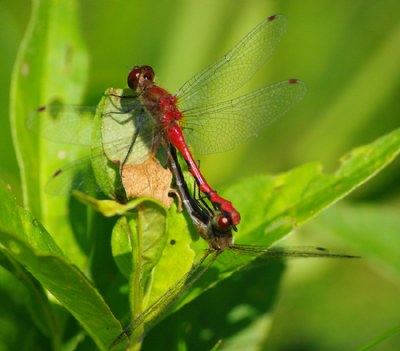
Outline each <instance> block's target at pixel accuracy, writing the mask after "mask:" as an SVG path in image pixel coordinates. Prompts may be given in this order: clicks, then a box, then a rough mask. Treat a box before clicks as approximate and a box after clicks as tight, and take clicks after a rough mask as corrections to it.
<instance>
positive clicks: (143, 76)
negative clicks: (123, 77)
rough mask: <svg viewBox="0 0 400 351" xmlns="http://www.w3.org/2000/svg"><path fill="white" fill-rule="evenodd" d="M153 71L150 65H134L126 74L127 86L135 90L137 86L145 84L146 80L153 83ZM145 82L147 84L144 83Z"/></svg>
mask: <svg viewBox="0 0 400 351" xmlns="http://www.w3.org/2000/svg"><path fill="white" fill-rule="evenodd" d="M153 81H154V71H153V68H151V67H150V66H141V67H139V66H135V67H133V69H132V71H130V72H129V75H128V86H129V88H131V89H132V90H135V91H136V90H137V88H138V86H141V87H143V86H146V85H148V82H151V83H153ZM146 82H147V84H146Z"/></svg>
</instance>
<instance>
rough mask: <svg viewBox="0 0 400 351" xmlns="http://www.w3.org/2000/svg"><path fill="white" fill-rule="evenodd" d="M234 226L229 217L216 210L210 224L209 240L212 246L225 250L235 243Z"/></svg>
mask: <svg viewBox="0 0 400 351" xmlns="http://www.w3.org/2000/svg"><path fill="white" fill-rule="evenodd" d="M232 229H233V226H232V224H231V221H230V220H229V217H228V216H226V215H225V214H224V213H223V212H221V211H216V212H215V213H214V214H213V216H212V218H211V221H210V223H209V225H208V230H207V241H208V244H209V245H210V247H211V248H213V249H217V250H224V249H226V248H228V247H231V246H232V245H233V243H232Z"/></svg>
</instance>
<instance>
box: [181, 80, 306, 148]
mask: <svg viewBox="0 0 400 351" xmlns="http://www.w3.org/2000/svg"><path fill="white" fill-rule="evenodd" d="M305 93H306V87H305V84H304V83H303V82H301V81H299V80H297V79H290V80H287V81H282V82H279V83H276V84H273V85H270V86H267V87H264V88H262V89H259V90H256V91H254V92H252V93H249V94H247V95H244V96H241V97H239V98H236V99H233V100H230V101H225V102H222V103H217V104H215V105H212V106H208V107H204V108H198V109H193V110H189V111H187V112H186V113H185V114H184V116H185V124H184V126H183V129H184V135H185V138H186V141H187V143H188V144H189V145H190V146H191V147H193V149H194V152H195V154H208V153H214V152H221V151H226V150H229V149H232V148H233V147H235V146H237V145H238V144H241V143H243V142H245V141H246V140H247V139H249V138H251V137H253V136H256V135H257V134H258V133H259V132H260V130H262V129H263V128H265V127H266V126H267V125H268V124H270V123H272V122H274V121H275V120H277V119H278V118H280V117H281V116H283V115H284V114H285V113H286V112H287V111H289V110H290V109H291V108H292V107H293V106H294V105H296V104H297V103H298V102H299V101H300V100H302V99H303V97H304V95H305Z"/></svg>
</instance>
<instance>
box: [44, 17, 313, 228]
mask: <svg viewBox="0 0 400 351" xmlns="http://www.w3.org/2000/svg"><path fill="white" fill-rule="evenodd" d="M285 29H286V18H285V17H284V16H282V15H274V16H270V17H268V18H267V19H265V20H264V21H262V22H261V23H260V24H259V25H257V26H256V27H255V28H254V29H253V30H251V31H250V32H249V33H248V34H247V35H246V36H245V37H244V38H243V39H242V40H241V41H240V42H239V43H238V44H237V45H235V46H234V47H233V48H232V49H231V50H230V51H228V53H226V54H225V55H224V56H223V57H222V58H220V59H219V60H218V61H216V62H215V63H214V64H212V65H211V66H209V67H207V68H206V69H204V70H202V71H201V72H199V73H198V74H197V75H195V76H194V77H193V78H192V79H190V80H189V81H187V82H186V83H185V84H184V85H183V86H182V87H181V88H180V89H179V90H178V92H177V93H176V94H175V95H172V94H170V93H169V92H168V91H166V90H165V89H163V88H161V87H159V86H157V85H156V84H155V74H154V71H153V69H152V68H151V67H150V66H141V67H139V66H136V67H134V68H133V69H132V71H131V72H130V73H129V76H128V85H129V87H130V88H131V89H132V90H133V91H135V92H136V93H137V94H138V96H135V97H133V96H132V94H131V95H130V96H121V98H122V99H121V100H124V108H123V111H121V112H120V113H122V114H128V115H129V114H130V116H131V119H132V120H134V121H133V123H134V124H135V125H136V126H137V128H139V126H140V125H141V124H143V123H142V122H139V121H141V120H144V119H146V118H147V119H149V115H150V116H151V117H152V118H151V119H153V122H155V127H154V128H149V129H151V132H149V133H148V140H149V142H148V143H147V144H150V145H157V143H158V144H159V143H160V140H161V139H166V140H167V141H168V143H170V144H172V145H173V146H175V147H176V148H177V149H178V150H179V152H180V153H181V154H182V156H183V158H184V159H185V161H186V162H187V164H188V167H189V171H190V172H191V173H192V175H193V177H194V178H195V180H196V182H197V184H198V186H199V189H200V191H201V192H202V193H203V194H205V196H206V197H207V198H208V199H209V200H210V202H211V203H212V205H213V206H214V208H215V209H216V210H217V211H220V212H221V213H223V214H224V218H225V220H226V221H227V225H231V226H232V227H233V228H234V229H235V226H236V225H237V224H239V222H240V214H239V212H238V211H237V210H236V209H235V207H234V206H233V204H232V203H231V202H230V201H228V200H226V199H224V198H222V197H221V196H219V195H218V194H217V192H216V191H215V190H214V189H213V188H212V187H211V186H210V185H209V184H208V183H207V181H206V180H205V178H204V177H203V175H202V174H201V172H200V169H199V168H198V166H197V164H196V162H195V161H194V158H193V156H192V153H191V151H190V149H193V151H194V153H195V154H206V153H213V152H221V151H226V150H228V149H231V148H233V147H235V146H236V145H238V144H240V143H242V142H244V141H246V140H247V139H249V138H250V137H252V136H255V135H257V134H258V133H259V131H260V130H261V129H262V128H264V127H265V126H267V125H268V124H270V123H271V122H273V121H275V120H276V119H278V118H279V117H281V116H282V115H283V114H284V113H286V112H287V111H288V110H289V109H290V108H291V107H293V106H294V105H295V104H296V103H298V102H299V101H300V100H301V99H302V98H303V97H304V95H305V92H306V88H305V85H304V84H303V83H302V82H301V81H299V80H297V79H289V80H285V81H281V82H279V83H276V84H273V85H270V86H266V87H264V88H261V89H258V90H256V91H253V92H251V93H249V94H246V95H244V96H241V97H238V98H234V99H230V100H225V98H226V97H227V96H229V95H231V94H233V93H234V92H235V91H236V90H238V89H239V88H241V87H242V86H243V85H244V84H245V83H246V82H247V81H248V80H250V79H251V78H252V77H253V76H254V75H255V73H256V72H257V70H258V69H259V68H260V67H261V66H262V65H263V64H264V62H265V61H266V60H267V59H268V58H269V57H270V55H271V54H272V52H273V51H274V49H275V48H276V46H277V44H278V43H279V41H280V40H281V38H282V35H283V33H284V31H285ZM143 106H144V108H143ZM50 107H51V108H50ZM56 109H57V108H56V107H54V106H51V105H49V107H44V108H41V109H40V112H39V113H43V112H44V111H46V110H47V111H49V110H51V111H54V110H56ZM61 109H65V108H64V107H61V108H60V110H61ZM74 109H75V111H78V109H76V108H74ZM82 109H83V110H84V111H87V110H88V108H82ZM89 110H90V109H89ZM70 115H71V114H70ZM77 116H78V117H69V118H68V119H65V122H62V126H60V125H58V127H57V128H58V130H62V131H63V135H60V134H61V132H56V133H54V132H53V131H51V132H48V134H50V138H51V139H54V140H55V141H67V142H68V141H70V140H67V139H68V135H70V136H71V137H70V138H71V139H73V141H76V140H77V139H79V141H80V139H83V136H85V135H90V133H89V132H87V129H88V128H87V125H85V128H83V127H82V122H80V120H79V114H77ZM109 117H111V118H113V116H112V114H110V113H108V114H107V113H105V114H104V115H103V118H104V119H106V118H109ZM67 123H68V124H67ZM82 129H84V130H85V132H83V131H82ZM142 139H146V138H145V137H144V136H142ZM89 140H90V139H89ZM135 140H136V136H135V137H133V136H131V137H129V138H125V139H124V140H114V141H113V142H112V143H111V142H110V144H113V147H114V148H119V149H121V150H126V151H125V152H126V156H125V157H124V158H123V160H122V164H123V163H124V162H125V160H126V159H127V158H128V154H134V153H139V150H138V147H136V145H134V141H135ZM87 143H89V144H90V141H88V142H87ZM189 146H190V148H189ZM91 160H92V161H91V162H92V163H93V162H94V161H93V157H92V159H91ZM66 171H67V170H65V171H63V170H60V171H57V172H56V173H55V175H54V178H55V179H54V180H56V179H57V178H62V177H63V175H64V174H65V173H66ZM80 179H82V178H80ZM82 182H84V180H80V183H75V184H73V187H74V188H79V187H80V185H81V184H82Z"/></svg>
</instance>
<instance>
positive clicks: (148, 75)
mask: <svg viewBox="0 0 400 351" xmlns="http://www.w3.org/2000/svg"><path fill="white" fill-rule="evenodd" d="M142 73H143V77H144V78H145V79H147V80H150V81H153V80H154V71H153V68H151V67H150V66H142Z"/></svg>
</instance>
